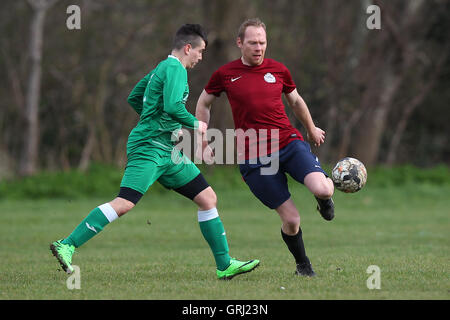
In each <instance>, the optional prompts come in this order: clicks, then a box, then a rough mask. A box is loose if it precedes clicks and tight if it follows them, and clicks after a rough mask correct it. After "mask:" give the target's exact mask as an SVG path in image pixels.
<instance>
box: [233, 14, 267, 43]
mask: <svg viewBox="0 0 450 320" xmlns="http://www.w3.org/2000/svg"><path fill="white" fill-rule="evenodd" d="M247 27H261V28H263V29H264V30H266V25H265V24H264V22H262V21H261V20H260V19H259V18H251V19H247V20H245V21H244V22H243V23H242V24H241V26H240V27H239V31H238V37H239V38H240V39H241V41H244V37H245V30H246V29H247Z"/></svg>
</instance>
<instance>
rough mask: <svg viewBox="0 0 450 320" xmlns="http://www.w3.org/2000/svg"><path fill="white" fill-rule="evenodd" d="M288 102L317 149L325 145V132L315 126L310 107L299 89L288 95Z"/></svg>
mask: <svg viewBox="0 0 450 320" xmlns="http://www.w3.org/2000/svg"><path fill="white" fill-rule="evenodd" d="M286 100H287V102H288V104H289V106H290V107H291V108H292V111H293V112H294V115H295V117H296V118H297V119H298V120H299V121H300V122H301V123H302V125H303V127H305V129H306V132H307V134H308V139H309V140H310V141H311V142H313V143H314V145H315V146H317V147H318V146H320V145H321V144H322V143H324V141H325V131H323V130H322V129H320V128H319V127H316V126H315V124H314V121H313V119H312V117H311V113H310V112H309V109H308V106H307V105H306V103H305V101H304V100H303V98H302V97H301V96H300V94H299V93H298V91H297V89H294V90H293V91H291V92H290V93H288V94H286Z"/></svg>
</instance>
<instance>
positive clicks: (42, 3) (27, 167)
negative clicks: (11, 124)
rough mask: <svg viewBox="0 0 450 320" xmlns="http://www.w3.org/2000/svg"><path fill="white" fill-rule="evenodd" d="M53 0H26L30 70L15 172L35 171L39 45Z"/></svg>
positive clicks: (36, 157) (39, 85)
mask: <svg viewBox="0 0 450 320" xmlns="http://www.w3.org/2000/svg"><path fill="white" fill-rule="evenodd" d="M56 1H57V0H29V1H28V2H29V4H30V5H31V7H32V9H33V16H32V20H31V29H30V47H29V56H30V62H31V65H30V72H29V76H28V86H27V89H26V97H25V110H24V119H25V128H24V131H25V132H24V137H23V138H24V141H23V149H22V155H21V158H20V161H19V170H18V172H19V174H20V175H31V174H33V173H34V172H35V171H36V165H37V159H38V149H39V102H40V90H41V77H42V66H41V62H42V46H43V40H44V23H45V15H46V13H47V10H48V9H50V7H51V6H53V5H54V4H55V2H56Z"/></svg>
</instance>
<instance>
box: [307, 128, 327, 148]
mask: <svg viewBox="0 0 450 320" xmlns="http://www.w3.org/2000/svg"><path fill="white" fill-rule="evenodd" d="M307 136H308V140H309V141H311V142H312V143H314V145H315V146H316V147H319V146H320V145H321V144H322V143H324V142H325V131H323V130H322V129H320V128H319V127H314V129H313V130H312V131H311V132H308V133H307Z"/></svg>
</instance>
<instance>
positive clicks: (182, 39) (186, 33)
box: [173, 23, 208, 50]
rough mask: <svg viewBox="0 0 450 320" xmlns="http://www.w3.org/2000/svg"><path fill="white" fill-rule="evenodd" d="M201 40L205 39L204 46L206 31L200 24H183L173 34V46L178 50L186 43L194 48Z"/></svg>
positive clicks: (206, 43)
mask: <svg viewBox="0 0 450 320" xmlns="http://www.w3.org/2000/svg"><path fill="white" fill-rule="evenodd" d="M201 40H203V41H205V46H207V45H208V40H207V36H206V32H205V30H204V29H203V27H202V26H201V25H199V24H189V23H188V24H184V25H182V26H181V28H180V29H178V31H177V33H176V34H175V38H174V40H173V48H174V49H177V50H179V49H181V48H183V47H184V46H185V45H187V44H190V45H191V46H192V47H193V48H195V47H198V46H199V45H200V44H201Z"/></svg>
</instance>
